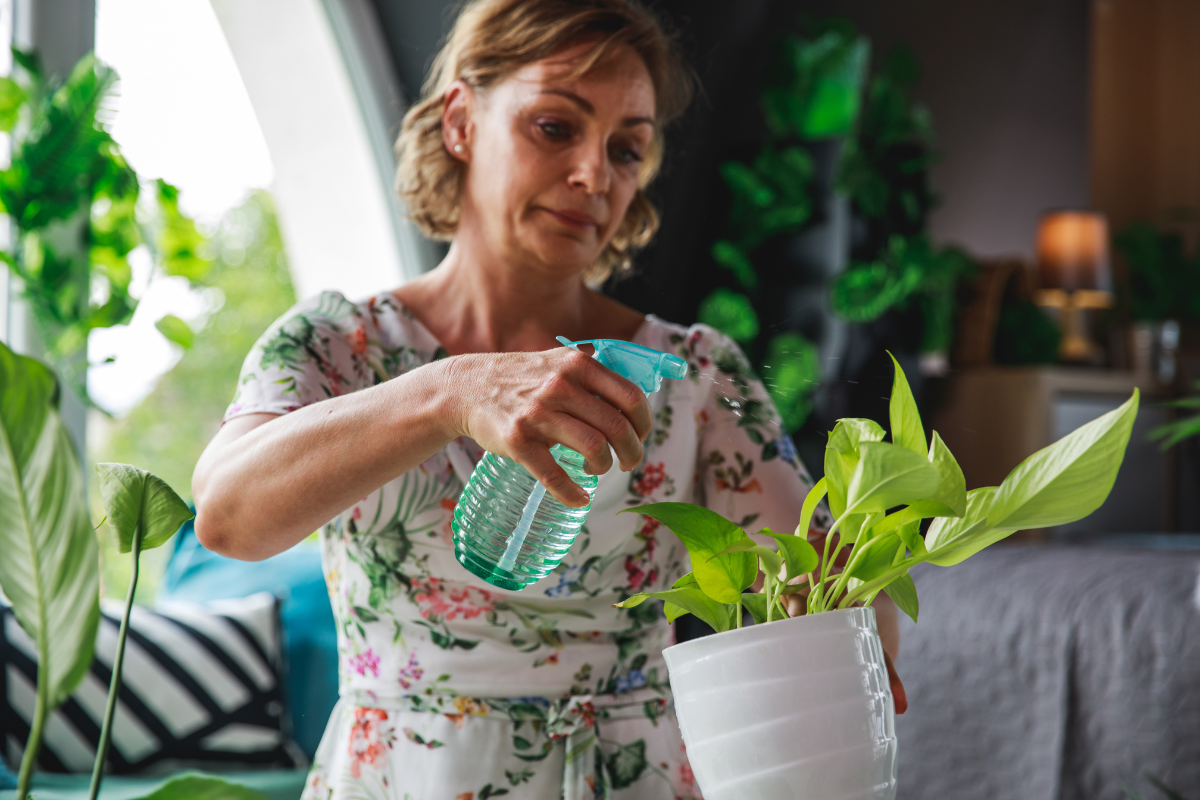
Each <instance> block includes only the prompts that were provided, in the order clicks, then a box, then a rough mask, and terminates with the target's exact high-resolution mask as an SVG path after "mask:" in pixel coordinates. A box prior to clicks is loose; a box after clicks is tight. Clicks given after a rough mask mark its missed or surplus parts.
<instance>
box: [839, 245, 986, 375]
mask: <svg viewBox="0 0 1200 800" xmlns="http://www.w3.org/2000/svg"><path fill="white" fill-rule="evenodd" d="M974 272H975V264H974V262H973V261H971V259H970V257H969V256H967V254H966V253H965V252H963V251H962V250H961V249H959V248H956V247H945V248H941V249H937V248H934V247H933V246H932V245H931V244H930V243H929V240H928V239H927V238H926V237H925V236H924V235H916V236H911V237H904V236H900V235H893V236H892V237H891V238H890V239H889V240H888V244H887V247H886V248H885V249H883V250H881V251H880V252H879V254H878V256H877V257H876V258H875V259H874V260H871V261H865V262H857V263H854V264H852V265H851V266H850V268H849V269H848V270H846V271H845V272H843V273H842V274H841V275H840V276H839V277H838V280H837V283H835V284H834V287H833V308H834V310H835V311H837V313H838V314H840V315H841V316H842V317H843V318H844V319H847V320H849V321H851V322H870V321H872V320H876V319H879V317H881V316H882V315H883V314H884V313H886V312H887V311H890V310H891V309H893V308H899V309H904V308H906V307H907V305H908V303H909V301H910V299H912V298H918V299H919V300H920V303H921V309H922V311H923V316H924V318H925V329H924V332H923V334H922V339H921V349H922V350H923V351H926V352H932V351H937V350H948V349H949V348H950V345H951V344H952V342H953V340H954V308H955V303H956V300H955V292H956V291H957V288H958V283H959V281H960V280H963V279H964V278H968V277H970V276H971V275H973V274H974Z"/></svg>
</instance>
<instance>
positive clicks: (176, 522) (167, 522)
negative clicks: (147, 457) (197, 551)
mask: <svg viewBox="0 0 1200 800" xmlns="http://www.w3.org/2000/svg"><path fill="white" fill-rule="evenodd" d="M96 473H97V474H98V475H99V476H100V496H101V497H102V498H103V499H104V510H105V511H107V512H108V524H109V525H111V526H112V529H113V530H114V531H116V533H117V542H118V544H119V545H120V548H121V552H122V553H128V552H129V551H130V550H132V549H133V542H134V534H135V532H137V531H138V528H139V526H140V528H141V537H140V543H139V550H150V549H151V548H154V547H158V546H159V545H161V544H163V543H164V542H166V541H167V540H169V539H170V538H171V537H172V536H174V535H175V531H177V530H179V526H180V525H182V524H183V523H184V522H186V521H188V520H189V519H191V518H192V516H193V515H192V511H191V509H189V508H188V507H187V503H185V502H183V500H181V499H179V495H177V494H175V491H174V490H173V489H172V488H171V487H170V486H168V485H167V484H166V483H165V482H164V481H163V480H162V479H161V478H159V477H157V476H154V475H151V474H150V473H149V472H146V471H145V470H141V469H138V468H137V467H131V466H129V465H128V464H113V463H109V462H106V463H103V464H97V465H96Z"/></svg>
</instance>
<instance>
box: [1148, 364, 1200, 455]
mask: <svg viewBox="0 0 1200 800" xmlns="http://www.w3.org/2000/svg"><path fill="white" fill-rule="evenodd" d="M1193 388H1195V389H1196V390H1197V391H1198V392H1200V381H1196V382H1195V384H1193ZM1167 405H1168V406H1172V407H1174V408H1180V409H1184V410H1186V411H1194V412H1200V394H1194V395H1191V396H1190V397H1183V398H1180V399H1179V400H1175V401H1173V402H1170V403H1167ZM1193 436H1200V413H1195V414H1192V415H1191V416H1187V417H1184V418H1183V419H1177V420H1175V421H1174V422H1168V423H1166V424H1165V425H1159V426H1158V427H1157V428H1155V429H1154V430H1152V431H1150V434H1149V438H1150V439H1152V440H1153V439H1162V442H1160V443H1159V447H1160V448H1161V449H1163V450H1168V449H1170V448H1172V447H1174V446H1175V445H1177V444H1179V443H1180V442H1182V441H1183V440H1184V439H1189V438H1191V437H1193Z"/></svg>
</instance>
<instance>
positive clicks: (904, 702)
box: [883, 652, 908, 714]
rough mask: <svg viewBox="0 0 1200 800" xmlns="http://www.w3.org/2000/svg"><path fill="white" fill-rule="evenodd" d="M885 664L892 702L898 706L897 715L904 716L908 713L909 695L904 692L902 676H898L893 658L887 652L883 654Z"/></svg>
mask: <svg viewBox="0 0 1200 800" xmlns="http://www.w3.org/2000/svg"><path fill="white" fill-rule="evenodd" d="M883 663H884V664H886V665H887V672H888V684H889V685H890V686H891V690H892V700H893V702H894V703H895V704H896V713H897V714H903V713H904V712H905V711H908V694H907V693H906V692H905V691H904V684H903V683H901V682H900V676H899V675H898V674H896V665H895V664H893V663H892V657H891V656H889V655H888V654H887V653H886V652H885V653H884V654H883Z"/></svg>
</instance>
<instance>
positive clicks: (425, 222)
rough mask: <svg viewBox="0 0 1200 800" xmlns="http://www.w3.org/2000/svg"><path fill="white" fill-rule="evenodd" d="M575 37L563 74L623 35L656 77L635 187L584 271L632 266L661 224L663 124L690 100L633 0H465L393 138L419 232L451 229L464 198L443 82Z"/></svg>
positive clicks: (512, 67)
mask: <svg viewBox="0 0 1200 800" xmlns="http://www.w3.org/2000/svg"><path fill="white" fill-rule="evenodd" d="M580 40H591V41H592V42H593V44H592V47H591V50H590V51H588V53H587V54H586V56H585V57H584V58H583V59H582V60H581V62H580V64H579V65H578V66H577V67H576V68H575V69H574V70H573V71H572V73H571V75H570V76H569V77H577V76H579V75H582V74H584V73H586V72H587V71H588V70H589V69H590V68H591V67H592V66H593V65H594V64H596V63H597V62H598V61H599V60H601V59H602V58H603V57H604V56H605V54H606V53H609V52H611V51H612V50H614V49H615V48H617V47H619V46H622V45H625V46H628V47H631V48H633V50H634V51H635V52H637V53H638V55H640V56H641V57H642V60H643V61H644V62H645V64H646V68H647V70H648V71H649V73H650V79H651V81H652V82H653V83H654V97H655V105H656V108H655V117H656V122H657V124H656V126H655V133H654V141H653V142H652V143H651V146H650V147H649V148H648V150H647V152H646V155H645V157H644V159H643V161H642V164H641V167H640V169H639V173H638V191H637V194H635V195H634V198H633V201H632V202H631V203H630V204H629V209H628V210H627V211H626V212H625V217H624V219H622V220H621V224H620V225H618V226H617V229H616V231H615V232H614V234H613V237H612V239H611V241H609V243H608V245H607V246H606V247H605V248H604V250H603V251H602V252H601V254H600V256H599V257H598V258H597V259H596V262H595V263H594V264H592V265H591V266H590V267H588V269H587V271H586V272H585V273H584V276H583V277H584V280H586V281H587V282H588V284H589V285H593V286H595V285H597V284H599V283H602V282H603V281H604V280H606V279H607V278H608V277H609V276H610V275H613V274H617V275H624V274H627V273H628V272H629V271H630V270H631V269H632V255H633V252H634V251H635V250H637V249H639V248H641V247H643V246H645V245H646V244H647V243H648V242H649V241H650V239H651V237H653V236H654V233H655V231H657V230H658V224H659V218H658V212H657V211H656V210H655V208H654V206H653V204H651V202H650V200H649V198H647V197H646V187H647V186H649V184H650V182H651V181H652V180H653V179H654V176H655V175H656V174H658V170H659V167H660V166H661V165H662V151H663V140H662V131H663V129H664V128H665V126H666V125H667V123H669V122H670V121H671V120H673V119H674V118H676V117H677V116H679V114H681V113H682V112H683V110H684V108H686V107H687V104H688V102H689V101H690V100H691V96H692V92H693V87H694V78H693V76H692V73H691V72H690V71H689V70H688V69H687V67H686V66H685V64H684V61H683V59H682V58H681V57H680V56H679V52H678V49H677V45H676V41H675V38H674V36H672V35H670V34H668V33H667V32H666V30H665V29H664V27H663V25H662V24H661V23H660V22H659V20H658V19H657V18H656V17H655V16H654V15H653V14H652V13H651V12H650V11H648V10H647V9H645V8H643V7H641V6H640V5H637V4H636V3H634V2H631V0H473V2H470V3H468V4H467V5H466V6H465V7H464V8H463V9H462V12H461V13H460V14H459V16H458V19H457V21H456V22H455V23H454V29H453V30H452V31H451V32H450V36H449V38H448V39H447V40H446V44H445V45H444V46H443V47H442V50H441V52H440V53H438V55H437V58H436V59H435V60H434V62H433V68H432V70H431V71H430V74H429V78H428V80H427V81H426V82H425V87H424V92H423V96H422V97H421V100H420V102H418V103H416V104H415V105H413V106H412V108H410V109H409V111H408V113H407V114H405V115H404V124H403V125H402V127H401V129H400V136H399V138H398V139H397V140H396V156H397V160H398V163H399V167H398V168H397V170H396V191H397V192H399V194H400V197H401V199H403V200H404V202H405V203H406V204H407V207H408V214H409V216H410V217H411V218H412V219H413V221H414V222H416V224H417V225H418V226H419V227H420V228H421V230H422V231H423V232H424V233H425V235H427V236H429V237H431V238H433V239H440V240H443V241H445V240H449V239H452V238H453V237H454V233H455V231H456V230H457V228H458V219H459V211H460V207H461V204H462V191H463V188H462V187H463V176H464V175H465V171H466V165H465V164H464V163H463V162H462V161H459V160H458V159H456V158H453V157H451V155H450V153H449V152H447V150H446V147H445V145H444V144H443V141H442V106H443V99H444V97H445V94H446V91H447V90H448V89H449V88H450V84H452V83H454V82H455V81H457V80H461V81H463V82H464V83H466V84H467V85H468V86H470V87H471V88H473V89H475V90H477V91H482V90H486V89H487V88H488V87H490V86H492V85H494V84H496V83H498V82H499V81H501V80H503V79H504V78H506V77H508V76H509V75H511V74H512V73H514V72H516V71H517V70H519V69H520V68H521V67H523V66H525V65H526V64H531V63H533V62H535V61H539V60H541V59H543V58H547V57H549V56H551V55H554V54H555V53H557V52H559V51H561V50H562V49H564V48H565V47H568V46H570V45H572V44H575V43H577V42H578V41H580Z"/></svg>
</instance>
